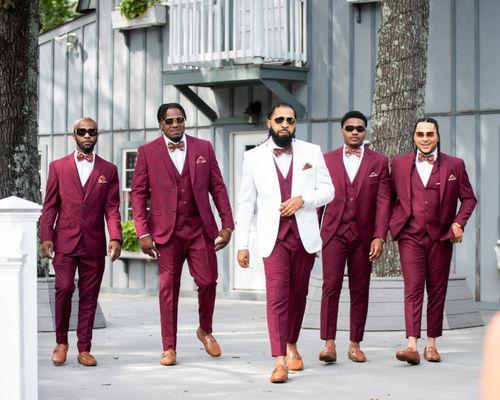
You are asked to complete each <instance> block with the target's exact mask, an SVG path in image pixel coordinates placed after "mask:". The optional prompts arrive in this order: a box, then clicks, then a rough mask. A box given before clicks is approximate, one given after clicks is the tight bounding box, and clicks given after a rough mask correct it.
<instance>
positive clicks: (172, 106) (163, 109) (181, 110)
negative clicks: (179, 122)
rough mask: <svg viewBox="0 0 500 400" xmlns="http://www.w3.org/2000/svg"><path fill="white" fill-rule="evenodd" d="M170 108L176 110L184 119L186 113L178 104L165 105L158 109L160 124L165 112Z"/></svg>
mask: <svg viewBox="0 0 500 400" xmlns="http://www.w3.org/2000/svg"><path fill="white" fill-rule="evenodd" d="M171 108H177V109H178V110H179V111H180V112H181V113H182V115H183V116H184V118H186V111H184V108H183V107H182V106H181V105H180V104H179V103H165V104H162V105H161V106H160V107H159V108H158V113H157V118H158V122H161V121H162V120H163V117H164V116H165V114H166V112H167V110H170V109H171Z"/></svg>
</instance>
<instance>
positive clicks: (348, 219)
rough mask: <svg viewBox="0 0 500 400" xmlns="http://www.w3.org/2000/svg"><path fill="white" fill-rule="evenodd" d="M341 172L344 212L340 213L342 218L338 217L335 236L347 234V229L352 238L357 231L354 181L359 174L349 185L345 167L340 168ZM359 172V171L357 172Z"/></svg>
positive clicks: (356, 234)
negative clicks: (343, 182)
mask: <svg viewBox="0 0 500 400" xmlns="http://www.w3.org/2000/svg"><path fill="white" fill-rule="evenodd" d="M342 170H343V171H344V180H345V196H346V197H345V206H344V211H343V212H342V216H341V217H340V224H339V226H338V228H337V231H336V234H337V235H343V234H344V233H346V232H347V230H348V229H350V230H351V232H352V233H353V234H354V236H358V230H357V228H356V184H355V183H356V181H357V179H358V176H359V174H356V176H355V177H354V181H353V182H352V183H351V180H350V179H349V175H347V171H346V169H345V166H342ZM358 172H359V171H358Z"/></svg>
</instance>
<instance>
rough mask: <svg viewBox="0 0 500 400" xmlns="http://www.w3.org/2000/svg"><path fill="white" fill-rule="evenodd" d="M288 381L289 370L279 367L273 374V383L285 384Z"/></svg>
mask: <svg viewBox="0 0 500 400" xmlns="http://www.w3.org/2000/svg"><path fill="white" fill-rule="evenodd" d="M287 380H288V368H287V367H284V366H282V365H278V366H277V367H276V368H274V369H273V372H272V373H271V383H285V382H286V381H287Z"/></svg>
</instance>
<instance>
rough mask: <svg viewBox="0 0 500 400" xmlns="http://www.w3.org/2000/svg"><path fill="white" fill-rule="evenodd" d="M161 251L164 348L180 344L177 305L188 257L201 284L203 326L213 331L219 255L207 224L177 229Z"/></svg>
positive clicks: (200, 305)
mask: <svg viewBox="0 0 500 400" xmlns="http://www.w3.org/2000/svg"><path fill="white" fill-rule="evenodd" d="M156 247H157V248H158V251H159V252H160V255H159V256H158V269H159V272H160V294H159V300H160V317H161V336H162V343H163V350H165V351H166V350H169V349H173V350H175V349H176V346H177V308H178V304H179V289H180V283H181V273H182V265H183V264H184V261H185V260H186V259H187V262H188V266H189V272H190V274H191V276H192V277H193V278H194V282H195V283H196V286H197V287H198V315H199V321H200V327H201V329H203V330H204V331H205V332H207V333H212V318H213V313H214V306H215V290H216V286H217V258H216V256H215V245H214V241H213V240H210V239H209V238H208V237H207V235H206V233H205V229H204V228H203V226H199V227H198V228H194V229H193V228H191V226H189V225H188V224H187V223H186V224H184V225H183V226H182V228H181V229H180V230H177V229H175V230H174V232H173V234H172V236H171V237H170V239H169V241H168V242H167V243H165V244H157V245H156Z"/></svg>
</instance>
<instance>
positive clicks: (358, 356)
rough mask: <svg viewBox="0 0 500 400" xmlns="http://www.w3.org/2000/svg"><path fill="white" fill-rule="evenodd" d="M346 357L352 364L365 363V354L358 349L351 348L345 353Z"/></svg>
mask: <svg viewBox="0 0 500 400" xmlns="http://www.w3.org/2000/svg"><path fill="white" fill-rule="evenodd" d="M347 357H349V359H350V360H352V361H354V362H365V361H366V356H365V353H363V351H362V350H361V349H360V348H359V347H351V348H350V349H349V350H348V351H347Z"/></svg>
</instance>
